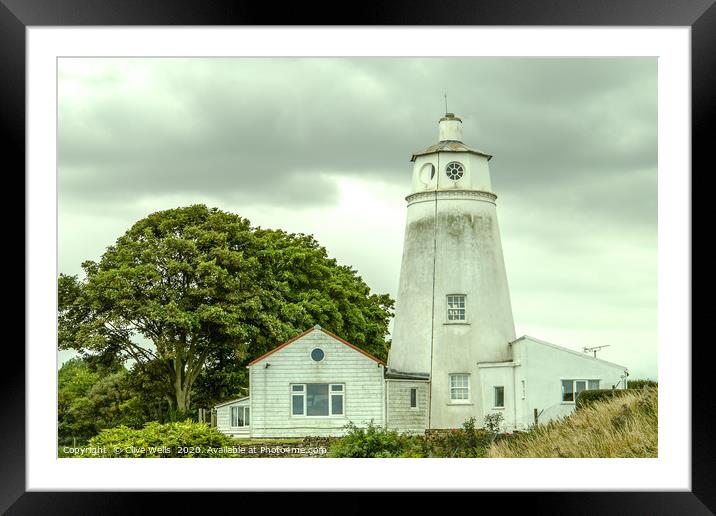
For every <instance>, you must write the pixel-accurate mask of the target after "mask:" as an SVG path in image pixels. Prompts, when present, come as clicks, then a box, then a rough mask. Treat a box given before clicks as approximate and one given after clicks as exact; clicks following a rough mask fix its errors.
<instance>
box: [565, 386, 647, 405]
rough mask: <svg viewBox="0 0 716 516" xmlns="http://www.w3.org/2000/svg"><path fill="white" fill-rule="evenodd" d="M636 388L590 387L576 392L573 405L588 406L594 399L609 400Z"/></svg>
mask: <svg viewBox="0 0 716 516" xmlns="http://www.w3.org/2000/svg"><path fill="white" fill-rule="evenodd" d="M635 390H636V389H592V390H586V391H581V392H579V393H577V401H576V402H575V407H576V408H577V409H579V408H582V407H588V406H589V405H592V404H593V403H594V402H596V401H603V400H609V399H612V398H615V397H618V396H623V395H624V394H626V393H630V392H634V391H635Z"/></svg>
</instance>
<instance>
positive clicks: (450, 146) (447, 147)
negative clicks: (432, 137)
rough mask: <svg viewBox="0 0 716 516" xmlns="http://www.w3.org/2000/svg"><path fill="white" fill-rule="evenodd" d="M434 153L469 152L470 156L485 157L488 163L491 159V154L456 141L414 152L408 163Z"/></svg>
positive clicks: (440, 143)
mask: <svg viewBox="0 0 716 516" xmlns="http://www.w3.org/2000/svg"><path fill="white" fill-rule="evenodd" d="M435 152H469V153H470V154H477V155H478V156H485V157H486V158H487V160H488V161H489V160H490V159H491V158H492V155H491V154H488V153H486V152H482V151H481V150H477V149H473V148H471V147H468V146H467V145H465V144H464V143H462V142H458V141H456V140H443V141H441V142H439V143H436V144H435V145H431V146H430V147H427V148H425V149H423V150H421V151H419V152H414V153H413V155H412V157H411V158H410V161H415V158H417V157H418V156H424V155H425V154H433V153H435Z"/></svg>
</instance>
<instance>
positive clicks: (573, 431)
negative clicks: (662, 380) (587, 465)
mask: <svg viewBox="0 0 716 516" xmlns="http://www.w3.org/2000/svg"><path fill="white" fill-rule="evenodd" d="M658 416H659V413H658V391H657V389H655V388H653V387H648V386H647V387H645V388H644V389H643V390H632V391H628V392H627V393H626V394H624V395H622V396H618V397H613V398H611V399H607V400H604V401H595V402H594V403H592V404H590V405H588V406H584V407H582V408H580V409H579V410H576V411H575V412H574V413H572V414H571V415H570V416H569V417H566V418H563V419H561V420H557V421H551V422H549V423H547V424H546V425H540V426H538V427H536V428H533V429H532V430H531V431H530V432H527V433H524V434H518V435H515V436H514V437H512V438H510V439H502V440H500V441H499V442H496V443H493V444H492V445H491V446H490V447H489V449H488V453H487V456H488V457H657V456H658Z"/></svg>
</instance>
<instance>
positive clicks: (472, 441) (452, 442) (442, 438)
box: [424, 417, 494, 457]
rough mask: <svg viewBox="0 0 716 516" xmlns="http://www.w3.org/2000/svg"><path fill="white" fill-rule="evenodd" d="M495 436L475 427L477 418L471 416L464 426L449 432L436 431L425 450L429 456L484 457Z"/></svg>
mask: <svg viewBox="0 0 716 516" xmlns="http://www.w3.org/2000/svg"><path fill="white" fill-rule="evenodd" d="M493 438H494V433H493V432H491V431H488V430H485V429H478V428H475V418H474V417H471V418H470V419H468V420H467V421H465V422H464V423H463V424H462V428H452V429H450V430H449V431H447V432H436V433H435V434H434V435H433V436H432V438H431V439H429V440H428V443H429V446H428V448H427V449H426V450H424V451H425V456H427V457H484V456H485V450H486V448H487V446H489V444H490V442H491V441H492V439H493Z"/></svg>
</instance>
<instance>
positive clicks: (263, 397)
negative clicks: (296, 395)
mask: <svg viewBox="0 0 716 516" xmlns="http://www.w3.org/2000/svg"><path fill="white" fill-rule="evenodd" d="M316 347H319V348H321V349H322V350H323V351H324V353H325V358H324V359H323V360H322V361H320V362H315V361H313V360H312V359H311V356H310V354H311V351H312V350H313V349H314V348H316ZM267 364H268V365H269V366H268V367H266V366H267ZM384 369H385V368H384V366H383V365H382V364H379V363H378V362H376V361H374V360H372V359H371V358H369V357H367V356H365V355H363V354H362V353H360V352H358V351H356V350H354V349H352V348H350V347H349V346H347V345H345V344H343V343H342V342H340V341H338V340H336V339H334V338H333V337H331V336H329V335H327V334H326V333H324V332H323V331H321V330H313V331H311V332H310V333H308V334H306V335H305V336H303V337H301V338H300V339H298V340H296V341H294V342H292V343H290V344H289V345H287V346H286V347H284V348H281V349H280V350H278V351H276V352H275V353H273V354H271V355H269V356H268V357H266V358H265V359H263V360H261V361H260V362H257V363H256V364H254V365H252V366H250V367H249V381H250V389H251V408H252V420H251V436H252V437H303V436H328V435H341V434H342V433H344V430H343V427H344V426H345V425H346V424H347V423H348V422H349V421H351V422H353V423H354V424H356V425H358V426H365V425H367V424H368V423H369V422H370V421H373V422H374V424H376V425H383V424H384V421H385V415H384V407H385V405H384V397H385V392H384V387H385V381H384V379H383V372H384ZM293 383H343V384H345V388H344V389H345V390H344V393H345V394H344V396H345V398H344V415H343V416H328V417H325V416H323V417H321V416H292V415H291V391H290V386H291V384H293Z"/></svg>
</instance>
